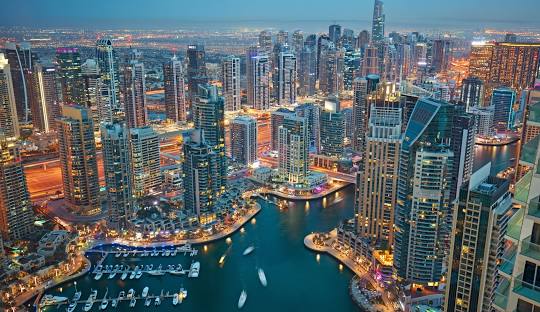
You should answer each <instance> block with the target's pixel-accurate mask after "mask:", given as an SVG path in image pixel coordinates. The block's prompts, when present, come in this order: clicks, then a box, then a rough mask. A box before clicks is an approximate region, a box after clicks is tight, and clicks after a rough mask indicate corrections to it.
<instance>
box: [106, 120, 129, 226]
mask: <svg viewBox="0 0 540 312" xmlns="http://www.w3.org/2000/svg"><path fill="white" fill-rule="evenodd" d="M129 141H130V135H129V129H128V128H127V127H126V126H125V124H124V123H120V122H114V123H102V124H101V144H102V150H103V170H104V172H105V186H106V189H107V204H108V209H107V214H108V218H107V225H108V227H109V229H112V230H116V231H119V230H122V229H126V228H127V227H128V223H129V218H130V216H131V213H132V212H133V198H132V196H133V194H132V183H133V179H132V175H131V174H132V171H131V169H132V168H131V156H130V147H129V146H130V144H129Z"/></svg>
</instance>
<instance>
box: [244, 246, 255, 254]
mask: <svg viewBox="0 0 540 312" xmlns="http://www.w3.org/2000/svg"><path fill="white" fill-rule="evenodd" d="M254 249H255V247H254V246H249V247H248V248H246V250H244V253H243V255H244V256H247V255H249V254H250V253H252V252H253V250H254Z"/></svg>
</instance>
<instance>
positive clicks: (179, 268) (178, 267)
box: [176, 263, 182, 271]
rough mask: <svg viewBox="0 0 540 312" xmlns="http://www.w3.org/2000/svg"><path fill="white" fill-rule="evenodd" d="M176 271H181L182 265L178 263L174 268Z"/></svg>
mask: <svg viewBox="0 0 540 312" xmlns="http://www.w3.org/2000/svg"><path fill="white" fill-rule="evenodd" d="M176 270H178V271H182V265H181V264H180V263H178V265H177V266H176Z"/></svg>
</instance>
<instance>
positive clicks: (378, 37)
mask: <svg viewBox="0 0 540 312" xmlns="http://www.w3.org/2000/svg"><path fill="white" fill-rule="evenodd" d="M383 6H384V5H383V2H382V1H380V0H375V4H374V6H373V22H372V26H371V36H372V40H373V42H375V43H377V42H381V41H383V40H384V19H385V16H384V12H383Z"/></svg>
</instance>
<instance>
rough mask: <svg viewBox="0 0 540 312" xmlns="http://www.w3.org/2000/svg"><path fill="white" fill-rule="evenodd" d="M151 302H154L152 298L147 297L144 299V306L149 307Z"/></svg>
mask: <svg viewBox="0 0 540 312" xmlns="http://www.w3.org/2000/svg"><path fill="white" fill-rule="evenodd" d="M150 303H152V299H150V298H146V300H145V301H144V306H145V307H149V306H150Z"/></svg>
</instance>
